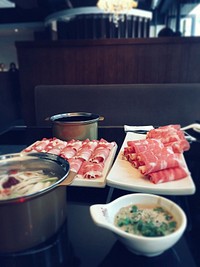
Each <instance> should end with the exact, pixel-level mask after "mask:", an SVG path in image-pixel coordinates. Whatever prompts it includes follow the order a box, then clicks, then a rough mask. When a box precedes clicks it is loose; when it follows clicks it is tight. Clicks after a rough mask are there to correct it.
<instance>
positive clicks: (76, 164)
mask: <svg viewBox="0 0 200 267" xmlns="http://www.w3.org/2000/svg"><path fill="white" fill-rule="evenodd" d="M68 162H69V165H70V170H71V171H74V172H76V173H78V171H79V170H80V168H81V165H82V163H83V161H82V160H81V159H75V158H71V159H68Z"/></svg>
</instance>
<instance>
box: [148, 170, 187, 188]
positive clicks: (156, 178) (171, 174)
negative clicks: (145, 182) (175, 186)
mask: <svg viewBox="0 0 200 267" xmlns="http://www.w3.org/2000/svg"><path fill="white" fill-rule="evenodd" d="M148 176H149V180H150V181H151V182H152V183H154V184H158V183H165V182H170V181H175V180H179V179H183V178H185V177H187V176H188V173H187V171H186V170H185V169H184V168H181V167H175V168H169V169H165V170H161V171H157V172H153V173H150V174H149V175H148Z"/></svg>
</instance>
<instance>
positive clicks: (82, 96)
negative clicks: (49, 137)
mask: <svg viewBox="0 0 200 267" xmlns="http://www.w3.org/2000/svg"><path fill="white" fill-rule="evenodd" d="M35 112H36V113H35V116H36V125H38V126H45V125H47V124H48V123H49V122H47V121H45V118H47V117H50V116H52V115H55V114H59V113H67V112H91V113H96V114H99V115H101V116H103V117H104V118H105V119H104V121H102V122H99V125H102V126H104V125H105V126H107V125H109V126H123V125H124V124H127V125H166V124H181V125H182V126H184V125H187V124H189V123H193V122H194V121H195V120H200V84H126V85H120V84H116V85H115V84H112V85H38V86H37V87H36V88H35Z"/></svg>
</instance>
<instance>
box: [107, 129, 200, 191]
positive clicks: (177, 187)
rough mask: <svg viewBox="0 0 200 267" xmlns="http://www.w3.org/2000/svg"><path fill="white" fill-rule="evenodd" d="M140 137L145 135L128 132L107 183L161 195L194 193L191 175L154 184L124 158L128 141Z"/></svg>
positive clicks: (112, 185) (121, 187)
mask: <svg viewBox="0 0 200 267" xmlns="http://www.w3.org/2000/svg"><path fill="white" fill-rule="evenodd" d="M139 139H145V135H142V134H135V133H131V132H128V133H127V134H126V137H125V140H124V142H123V145H122V147H121V149H120V152H119V154H118V156H117V158H116V160H115V162H114V164H113V166H112V168H111V170H110V172H109V174H108V176H107V185H109V186H111V187H115V188H119V189H123V190H129V191H134V192H143V193H153V194H160V195H192V194H194V193H195V190H196V188H195V184H194V182H193V180H192V177H191V176H190V175H188V176H187V177H186V178H184V179H181V180H177V181H172V182H166V183H161V184H153V183H151V182H150V181H149V180H148V179H147V177H145V176H143V175H141V174H140V172H139V171H138V170H137V169H135V168H134V167H133V166H132V165H131V164H130V163H129V162H128V161H126V160H124V159H122V152H123V149H124V147H125V146H127V141H129V140H139Z"/></svg>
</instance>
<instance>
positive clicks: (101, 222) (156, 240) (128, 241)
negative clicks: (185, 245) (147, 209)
mask: <svg viewBox="0 0 200 267" xmlns="http://www.w3.org/2000/svg"><path fill="white" fill-rule="evenodd" d="M138 203H140V204H152V205H156V204H157V205H158V206H161V207H163V208H165V209H167V210H168V211H169V212H171V213H172V214H173V215H174V217H175V220H176V221H177V223H178V229H177V230H176V231H175V232H173V233H172V234H169V235H166V236H162V237H144V236H137V235H134V234H130V233H126V232H124V231H123V230H121V229H120V228H118V227H116V226H114V218H115V215H116V213H117V212H118V211H119V210H120V208H122V207H126V206H128V205H131V204H138ZM90 214H91V217H92V219H93V221H94V223H95V224H96V225H98V226H100V227H103V228H106V229H108V230H110V231H112V232H113V233H114V234H116V236H117V238H118V239H119V240H120V241H121V242H122V243H123V244H124V245H125V246H126V247H127V249H128V250H129V251H131V252H133V253H135V254H138V255H143V256H149V257H152V256H157V255H160V254H161V253H163V252H164V251H165V250H167V249H169V248H171V247H172V246H173V245H174V244H175V243H176V242H177V241H178V240H179V239H180V238H181V236H182V235H183V233H184V231H185V228H186V225H187V218H186V215H185V213H184V211H183V210H182V209H181V208H180V207H179V206H178V205H177V204H175V203H174V202H172V201H170V200H168V199H166V198H163V197H160V196H156V195H151V194H138V193H136V194H128V195H125V196H122V197H119V198H118V199H115V200H114V201H112V202H110V203H109V204H96V205H92V206H91V207H90Z"/></svg>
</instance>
